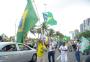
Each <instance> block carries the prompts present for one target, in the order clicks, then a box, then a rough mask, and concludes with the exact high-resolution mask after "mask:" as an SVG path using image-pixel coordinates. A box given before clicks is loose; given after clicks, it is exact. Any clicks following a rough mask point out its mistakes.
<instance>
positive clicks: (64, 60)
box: [59, 42, 68, 62]
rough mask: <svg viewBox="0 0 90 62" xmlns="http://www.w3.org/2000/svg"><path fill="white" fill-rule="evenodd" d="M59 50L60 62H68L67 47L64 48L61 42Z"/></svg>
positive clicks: (64, 45)
mask: <svg viewBox="0 0 90 62" xmlns="http://www.w3.org/2000/svg"><path fill="white" fill-rule="evenodd" d="M59 50H60V52H61V62H68V60H67V51H68V47H67V46H66V44H65V42H63V44H62V45H61V46H60V48H59Z"/></svg>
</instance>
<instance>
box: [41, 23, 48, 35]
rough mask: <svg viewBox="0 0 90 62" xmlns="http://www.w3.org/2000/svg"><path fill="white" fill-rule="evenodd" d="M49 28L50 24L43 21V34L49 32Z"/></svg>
mask: <svg viewBox="0 0 90 62" xmlns="http://www.w3.org/2000/svg"><path fill="white" fill-rule="evenodd" d="M47 29H48V25H47V24H46V22H43V24H42V26H41V30H42V34H45V32H47Z"/></svg>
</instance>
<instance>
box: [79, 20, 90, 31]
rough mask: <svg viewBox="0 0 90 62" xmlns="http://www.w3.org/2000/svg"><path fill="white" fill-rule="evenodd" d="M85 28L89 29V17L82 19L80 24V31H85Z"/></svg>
mask: <svg viewBox="0 0 90 62" xmlns="http://www.w3.org/2000/svg"><path fill="white" fill-rule="evenodd" d="M86 30H90V18H88V19H86V20H84V21H83V23H82V24H81V25H80V32H85V31H86Z"/></svg>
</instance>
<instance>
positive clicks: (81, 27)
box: [80, 23, 84, 32]
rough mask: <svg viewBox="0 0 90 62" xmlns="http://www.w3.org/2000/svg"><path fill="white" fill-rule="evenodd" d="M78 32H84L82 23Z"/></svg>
mask: <svg viewBox="0 0 90 62" xmlns="http://www.w3.org/2000/svg"><path fill="white" fill-rule="evenodd" d="M80 32H84V24H83V23H82V24H80Z"/></svg>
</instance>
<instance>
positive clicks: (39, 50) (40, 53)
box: [37, 43, 45, 57]
mask: <svg viewBox="0 0 90 62" xmlns="http://www.w3.org/2000/svg"><path fill="white" fill-rule="evenodd" d="M44 48H45V45H43V44H42V43H38V48H37V56H38V57H42V56H43V55H44Z"/></svg>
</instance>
